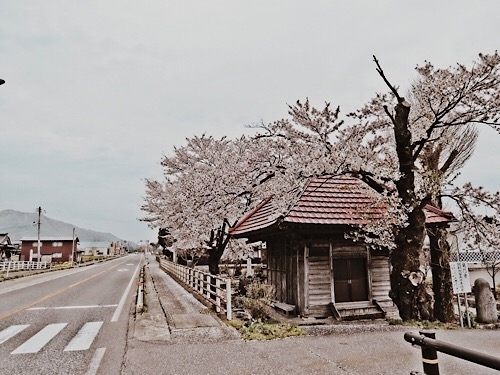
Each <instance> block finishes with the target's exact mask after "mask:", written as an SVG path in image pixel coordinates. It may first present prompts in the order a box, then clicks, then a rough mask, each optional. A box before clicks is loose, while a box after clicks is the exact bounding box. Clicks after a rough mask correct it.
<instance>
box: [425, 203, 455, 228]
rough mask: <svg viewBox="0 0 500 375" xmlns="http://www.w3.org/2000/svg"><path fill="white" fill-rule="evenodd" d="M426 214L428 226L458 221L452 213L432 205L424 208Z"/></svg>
mask: <svg viewBox="0 0 500 375" xmlns="http://www.w3.org/2000/svg"><path fill="white" fill-rule="evenodd" d="M424 212H425V222H426V223H427V224H438V223H449V222H450V221H456V220H457V219H456V218H455V216H453V214H452V213H451V212H449V211H443V210H440V209H439V208H436V207H434V206H431V205H430V204H427V205H426V206H425V207H424Z"/></svg>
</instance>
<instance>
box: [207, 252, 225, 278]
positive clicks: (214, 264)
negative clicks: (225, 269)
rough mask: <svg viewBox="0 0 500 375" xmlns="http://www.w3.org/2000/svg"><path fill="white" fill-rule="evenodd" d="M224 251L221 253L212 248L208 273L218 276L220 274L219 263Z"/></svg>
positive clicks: (209, 253)
mask: <svg viewBox="0 0 500 375" xmlns="http://www.w3.org/2000/svg"><path fill="white" fill-rule="evenodd" d="M223 253H224V250H222V251H219V249H218V248H216V247H215V248H211V249H210V250H209V251H208V272H210V273H211V274H212V275H218V274H219V273H220V270H219V262H220V258H222V254H223Z"/></svg>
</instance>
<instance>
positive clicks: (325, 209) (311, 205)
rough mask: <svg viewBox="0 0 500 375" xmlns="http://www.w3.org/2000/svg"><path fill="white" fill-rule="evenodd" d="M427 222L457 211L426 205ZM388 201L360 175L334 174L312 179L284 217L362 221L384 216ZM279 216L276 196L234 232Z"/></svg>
mask: <svg viewBox="0 0 500 375" xmlns="http://www.w3.org/2000/svg"><path fill="white" fill-rule="evenodd" d="M424 211H425V213H426V222H427V223H446V222H449V221H452V220H453V219H454V218H453V215H452V214H451V213H449V212H444V211H441V210H439V209H437V208H435V207H432V206H426V209H425V210H424ZM384 215H385V205H384V203H383V202H382V201H381V200H380V199H379V194H378V193H377V192H376V191H375V190H373V189H372V188H371V187H370V186H368V185H367V184H365V183H364V182H363V181H361V180H360V179H358V178H356V177H351V176H333V177H328V176H327V177H317V178H313V179H311V180H310V181H309V182H308V184H307V185H306V187H305V189H304V191H303V193H302V195H301V196H300V198H299V200H298V201H297V203H296V204H295V205H294V206H293V207H292V208H291V209H290V210H289V212H288V213H287V214H286V215H284V217H283V218H282V220H283V222H286V223H298V224H327V225H360V224H366V223H368V222H369V221H371V220H380V219H383V218H384ZM276 219H277V217H276V212H275V210H274V207H273V204H272V198H271V197H270V198H267V199H266V200H264V201H263V202H262V203H261V204H260V205H259V206H257V207H256V208H255V209H253V210H252V211H251V212H249V213H248V214H247V215H246V216H245V217H243V218H242V219H241V220H240V221H239V222H238V223H237V224H236V225H235V226H234V227H233V228H231V229H230V233H231V234H232V235H234V236H243V235H244V234H246V233H250V232H253V231H256V230H260V229H265V228H268V227H270V226H272V225H273V224H275V223H276V222H277V221H276Z"/></svg>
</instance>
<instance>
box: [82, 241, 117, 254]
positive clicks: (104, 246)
mask: <svg viewBox="0 0 500 375" xmlns="http://www.w3.org/2000/svg"><path fill="white" fill-rule="evenodd" d="M78 254H79V255H92V256H99V255H104V256H110V255H121V254H123V247H122V244H121V243H120V242H113V241H88V242H79V243H78Z"/></svg>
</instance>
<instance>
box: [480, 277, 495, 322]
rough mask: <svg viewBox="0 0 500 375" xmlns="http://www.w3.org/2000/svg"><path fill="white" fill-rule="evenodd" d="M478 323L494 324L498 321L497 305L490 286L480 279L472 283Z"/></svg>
mask: <svg viewBox="0 0 500 375" xmlns="http://www.w3.org/2000/svg"><path fill="white" fill-rule="evenodd" d="M474 297H475V299H476V310H477V321H478V323H496V322H497V321H498V312H497V304H496V301H495V298H494V297H493V292H492V291H491V288H490V284H489V283H488V282H487V281H486V280H485V279H482V278H479V279H476V281H474Z"/></svg>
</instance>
